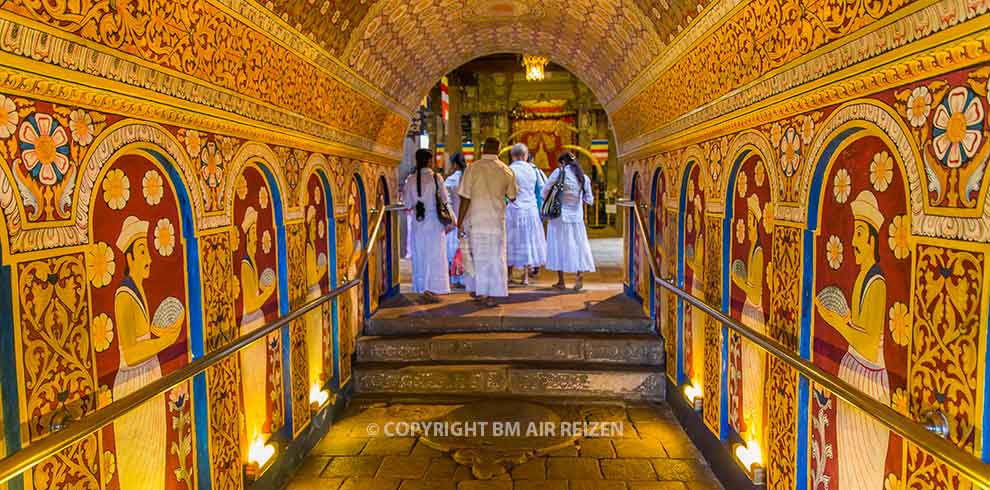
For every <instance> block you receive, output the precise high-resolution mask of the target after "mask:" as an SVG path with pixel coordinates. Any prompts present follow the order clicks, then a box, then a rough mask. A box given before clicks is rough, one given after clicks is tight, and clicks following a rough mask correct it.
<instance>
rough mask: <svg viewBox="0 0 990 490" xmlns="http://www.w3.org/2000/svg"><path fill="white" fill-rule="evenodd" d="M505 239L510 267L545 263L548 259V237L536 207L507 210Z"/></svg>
mask: <svg viewBox="0 0 990 490" xmlns="http://www.w3.org/2000/svg"><path fill="white" fill-rule="evenodd" d="M505 240H506V243H505V248H506V252H507V254H508V264H509V266H510V267H524V266H527V265H531V266H532V265H543V264H544V263H545V262H546V261H547V238H546V236H545V235H544V234H543V221H542V220H540V212H539V210H537V209H536V208H535V207H526V208H516V207H509V208H507V209H506V210H505Z"/></svg>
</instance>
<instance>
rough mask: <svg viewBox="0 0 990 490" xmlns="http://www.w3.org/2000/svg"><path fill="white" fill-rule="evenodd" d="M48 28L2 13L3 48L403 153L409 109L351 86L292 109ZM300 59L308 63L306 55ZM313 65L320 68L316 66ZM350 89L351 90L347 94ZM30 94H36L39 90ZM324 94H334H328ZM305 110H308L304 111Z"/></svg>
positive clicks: (72, 70) (76, 75)
mask: <svg viewBox="0 0 990 490" xmlns="http://www.w3.org/2000/svg"><path fill="white" fill-rule="evenodd" d="M48 30H52V29H48ZM46 31H47V30H46ZM46 31H42V30H39V29H37V28H34V27H31V26H28V25H23V24H19V23H17V22H15V21H12V20H9V19H5V18H0V51H3V52H7V53H10V54H12V55H15V56H17V57H24V58H27V59H30V60H36V61H41V62H43V63H45V64H47V65H50V66H57V67H61V68H64V69H66V70H68V71H67V72H66V73H65V74H64V76H61V77H60V78H62V79H66V80H77V79H80V78H83V77H85V76H95V77H99V78H100V79H102V80H108V81H112V82H117V83H122V84H125V85H127V86H130V87H133V88H137V89H141V90H149V91H151V92H154V93H156V94H161V95H165V96H167V97H169V98H178V99H182V100H185V101H188V102H192V103H194V104H200V105H203V106H207V107H210V108H213V109H219V110H221V111H225V112H229V113H232V114H237V115H240V116H245V117H248V118H250V119H252V120H255V121H258V122H262V123H267V124H271V125H274V126H278V127H283V128H287V129H290V130H293V131H297V132H300V133H303V134H308V135H310V136H313V137H317V138H320V139H325V140H328V141H334V142H340V143H343V144H348V145H352V146H355V147H358V148H364V149H369V150H370V149H373V148H376V147H377V146H385V148H382V150H383V151H389V150H391V151H392V152H398V151H400V149H401V141H402V136H403V135H404V133H405V129H406V125H407V123H408V114H407V113H396V112H392V111H391V110H390V109H387V108H385V107H382V106H380V105H377V104H375V103H373V102H372V101H371V100H370V99H365V101H366V102H367V103H365V104H362V100H361V99H363V98H364V96H363V95H361V94H360V93H359V92H357V91H355V90H354V89H350V88H349V87H348V88H347V89H344V88H343V87H339V89H338V90H337V91H336V92H339V93H336V92H335V93H333V94H332V95H333V97H334V99H335V100H334V101H320V100H312V101H311V102H312V104H311V105H310V106H309V108H308V109H307V110H304V111H296V110H292V109H291V108H280V107H277V106H275V105H273V104H272V103H270V102H264V101H259V100H257V99H255V98H252V97H250V96H247V95H244V94H236V95H235V94H233V93H232V92H231V91H230V89H225V88H220V87H218V86H216V85H214V84H211V83H208V82H203V81H201V80H199V79H194V78H192V77H190V76H188V75H178V74H176V73H174V72H173V71H172V70H170V69H168V68H162V67H157V66H154V65H150V64H149V62H147V61H143V60H142V61H141V62H138V61H134V59H135V58H134V57H133V56H130V55H127V56H122V55H120V54H117V53H115V52H114V51H112V50H110V49H108V48H105V47H99V48H96V47H93V46H92V45H91V44H85V43H82V42H78V41H74V40H72V39H71V38H70V37H69V35H67V34H64V33H62V32H60V31H55V32H46ZM260 55H261V54H260V53H259V56H260ZM298 62H299V63H306V62H305V61H301V60H300V61H298ZM5 63H6V64H12V65H13V67H14V68H18V69H25V68H27V67H30V66H31V64H30V63H25V62H24V61H23V60H17V59H15V60H10V61H6V62H5ZM311 69H312V70H318V68H316V67H311ZM333 80H334V79H329V78H328V80H325V81H324V82H325V83H327V84H333V83H336V82H335V81H333ZM262 82H263V80H256V81H255V83H262ZM316 82H319V80H314V83H316ZM317 85H318V84H317ZM270 88H271V89H272V90H279V91H284V90H289V91H293V90H295V91H302V90H310V88H304V87H302V86H293V85H292V84H289V86H282V87H275V86H271V87H270ZM324 88H327V87H324ZM256 91H257V90H256ZM347 91H350V92H351V94H349V95H348V94H347V93H346V92H347ZM31 95H33V96H37V94H31ZM324 96H326V97H331V94H330V93H325V94H324ZM325 102H330V103H325ZM357 106H362V107H360V108H359V107H357ZM300 112H302V113H308V114H307V115H306V116H304V115H301V114H300ZM341 122H344V123H346V125H347V126H348V128H349V130H350V131H360V132H362V134H360V135H359V134H354V133H351V132H350V131H348V130H345V129H341V128H342V127H343V126H339V124H340V123H341ZM387 145H397V146H387Z"/></svg>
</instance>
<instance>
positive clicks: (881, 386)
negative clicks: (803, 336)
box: [835, 344, 890, 489]
mask: <svg viewBox="0 0 990 490" xmlns="http://www.w3.org/2000/svg"><path fill="white" fill-rule="evenodd" d="M878 351H879V352H880V353H881V354H880V355H881V357H880V364H877V363H873V362H870V361H868V360H866V359H865V358H863V357H862V356H861V355H860V354H859V353H858V352H856V350H855V349H854V348H853V347H852V346H849V350H848V351H847V352H846V355H845V356H843V357H842V362H841V363H840V364H839V379H841V380H843V381H845V382H847V383H849V384H850V385H852V387H853V388H857V389H859V390H860V391H862V392H863V393H866V394H867V395H869V396H871V397H873V399H875V400H876V401H878V402H880V403H883V404H884V405H889V404H890V379H889V377H888V375H887V369H886V367H885V366H884V362H883V357H882V356H883V344H881V345H880V348H879V349H878ZM835 433H836V437H835V438H836V443H837V444H838V446H839V447H838V449H839V461H838V463H839V465H838V466H839V478H838V480H839V488H840V489H842V488H880V487H881V486H882V485H883V479H884V462H885V461H886V460H887V446H888V444H889V443H890V430H888V429H887V428H886V427H885V426H883V425H882V424H880V422H877V421H876V420H874V419H873V418H871V417H870V416H869V415H867V414H865V413H863V412H862V411H861V410H859V409H857V408H855V407H851V406H849V405H848V404H846V403H843V402H841V401H840V402H839V404H838V406H836V408H835Z"/></svg>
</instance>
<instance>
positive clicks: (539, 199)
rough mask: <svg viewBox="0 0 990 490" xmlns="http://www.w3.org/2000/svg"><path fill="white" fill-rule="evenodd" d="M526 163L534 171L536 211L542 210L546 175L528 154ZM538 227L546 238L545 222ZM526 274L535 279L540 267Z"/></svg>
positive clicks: (531, 155)
mask: <svg viewBox="0 0 990 490" xmlns="http://www.w3.org/2000/svg"><path fill="white" fill-rule="evenodd" d="M526 163H528V164H529V166H530V167H533V170H535V171H536V209H537V210H540V209H543V188H544V187H546V186H547V174H545V173H543V169H541V168H540V167H537V166H536V164H535V163H533V154H532V153H530V154H529V156H527V157H526ZM541 219H542V217H541ZM540 227H541V228H542V229H543V236H544V237H546V236H547V224H546V222H543V223H541V225H540ZM544 262H545V260H544ZM528 272H529V277H530V278H533V279H536V278H537V277H539V275H540V267H539V266H536V267H532V268H530V269H529V271H528Z"/></svg>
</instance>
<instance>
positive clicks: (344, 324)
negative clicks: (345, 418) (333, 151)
mask: <svg viewBox="0 0 990 490" xmlns="http://www.w3.org/2000/svg"><path fill="white" fill-rule="evenodd" d="M359 178H360V177H358V176H357V174H355V175H354V176H352V177H351V178H350V179H349V181H345V183H346V185H345V186H344V187H342V188H343V189H347V194H346V196H344V203H345V205H344V206H343V209H344V210H346V211H344V213H345V214H344V215H343V217H342V219H341V221H340V222H339V223H338V228H337V254H338V255H337V256H338V260H339V261H338V268H339V270H340V278H341V281H342V282H346V281H348V280H350V279H353V278H355V277H356V276H357V267H358V261H359V260H360V256H361V253H362V249H363V247H364V245H363V244H364V239H365V238H364V227H365V224H364V219H365V218H364V201H363V199H362V195H363V192H362V189H361V183H360V180H359ZM365 283H366V284H367V281H366V282H365ZM361 289H362V288H361V287H360V286H358V287H353V288H351V289H349V290H348V291H347V292H346V293H344V294H343V295H342V296H341V300H340V316H339V323H338V325H339V326H338V329H337V331H338V335H339V339H338V345H339V348H338V350H339V354H340V358H339V359H338V364H339V366H340V385H341V386H343V385H345V384H346V383H347V381H348V380H349V379H350V377H351V361H350V359H351V355H352V354H353V353H354V351H355V349H356V340H357V335H358V333H359V329H360V328H361V324H362V322H363V321H364V298H363V294H362V291H361Z"/></svg>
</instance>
